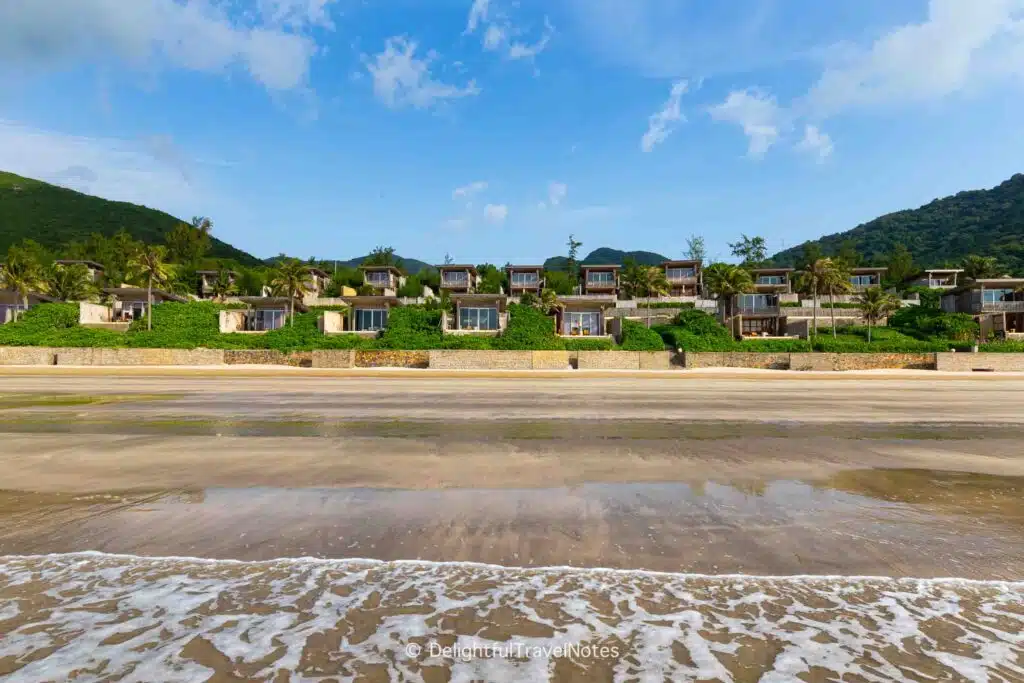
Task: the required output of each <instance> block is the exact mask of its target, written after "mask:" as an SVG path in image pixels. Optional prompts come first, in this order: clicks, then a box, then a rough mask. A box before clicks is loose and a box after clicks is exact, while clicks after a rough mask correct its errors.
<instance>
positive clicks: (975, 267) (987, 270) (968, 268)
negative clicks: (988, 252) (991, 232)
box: [963, 254, 1000, 280]
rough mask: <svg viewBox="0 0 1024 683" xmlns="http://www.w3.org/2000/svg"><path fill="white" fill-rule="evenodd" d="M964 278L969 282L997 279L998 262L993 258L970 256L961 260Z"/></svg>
mask: <svg viewBox="0 0 1024 683" xmlns="http://www.w3.org/2000/svg"><path fill="white" fill-rule="evenodd" d="M963 269H964V277H966V278H968V279H970V280H983V279H985V278H994V277H999V276H1000V272H999V261H998V259H996V257H994V256H978V255H976V254H971V255H970V256H966V257H965V258H964V260H963Z"/></svg>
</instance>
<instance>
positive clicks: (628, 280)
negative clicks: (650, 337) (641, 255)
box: [622, 263, 669, 327]
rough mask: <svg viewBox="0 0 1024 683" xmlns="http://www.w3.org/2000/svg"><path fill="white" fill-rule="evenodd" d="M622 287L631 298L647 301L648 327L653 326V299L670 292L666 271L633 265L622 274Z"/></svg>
mask: <svg viewBox="0 0 1024 683" xmlns="http://www.w3.org/2000/svg"><path fill="white" fill-rule="evenodd" d="M622 286H623V288H624V289H625V290H626V292H627V293H628V294H629V296H631V297H634V298H636V297H641V298H644V299H646V300H647V327H650V326H651V299H652V298H654V297H659V296H665V295H667V294H668V292H669V284H668V280H667V279H666V277H665V271H664V270H662V269H661V268H655V267H654V266H643V265H639V264H636V263H631V264H629V265H628V266H627V267H626V270H625V272H624V273H623V274H622Z"/></svg>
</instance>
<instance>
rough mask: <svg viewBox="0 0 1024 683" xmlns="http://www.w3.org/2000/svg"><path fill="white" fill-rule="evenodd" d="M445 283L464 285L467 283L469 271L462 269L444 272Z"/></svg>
mask: <svg viewBox="0 0 1024 683" xmlns="http://www.w3.org/2000/svg"><path fill="white" fill-rule="evenodd" d="M444 282H445V284H450V285H465V284H468V283H469V273H468V272H466V271H464V270H459V271H450V272H446V273H445V274H444Z"/></svg>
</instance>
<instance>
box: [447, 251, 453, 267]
mask: <svg viewBox="0 0 1024 683" xmlns="http://www.w3.org/2000/svg"><path fill="white" fill-rule="evenodd" d="M453 263H455V259H453V258H452V255H451V254H449V253H448V252H447V251H446V252H444V265H446V266H450V265H452V264H453Z"/></svg>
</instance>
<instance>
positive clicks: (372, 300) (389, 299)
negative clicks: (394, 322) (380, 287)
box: [342, 294, 400, 308]
mask: <svg viewBox="0 0 1024 683" xmlns="http://www.w3.org/2000/svg"><path fill="white" fill-rule="evenodd" d="M342 300H343V301H344V302H345V303H346V304H348V305H349V306H351V307H352V308H355V307H356V306H357V305H359V304H362V305H364V306H366V305H370V304H390V305H391V306H397V305H398V304H399V303H400V302H399V300H398V297H397V296H387V295H384V294H364V295H360V296H346V297H342Z"/></svg>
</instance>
